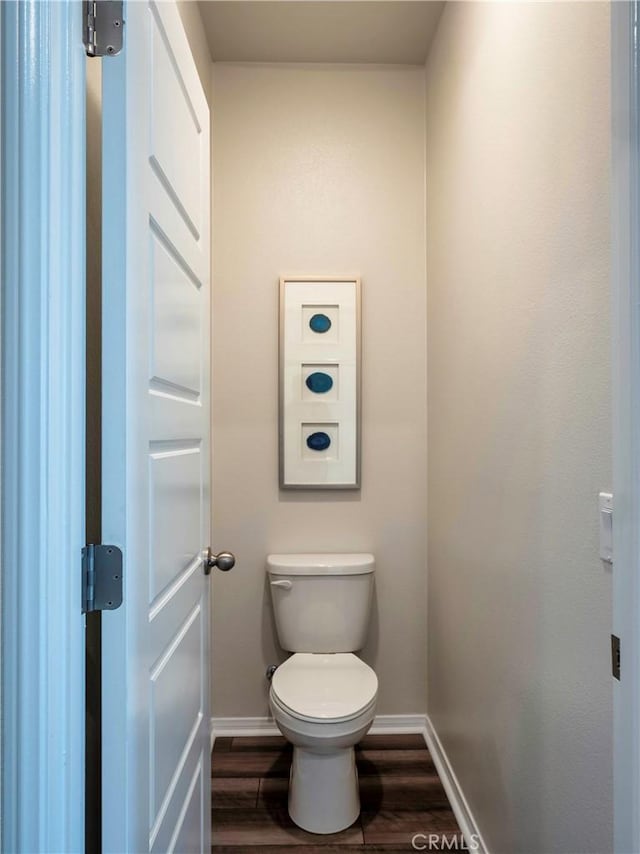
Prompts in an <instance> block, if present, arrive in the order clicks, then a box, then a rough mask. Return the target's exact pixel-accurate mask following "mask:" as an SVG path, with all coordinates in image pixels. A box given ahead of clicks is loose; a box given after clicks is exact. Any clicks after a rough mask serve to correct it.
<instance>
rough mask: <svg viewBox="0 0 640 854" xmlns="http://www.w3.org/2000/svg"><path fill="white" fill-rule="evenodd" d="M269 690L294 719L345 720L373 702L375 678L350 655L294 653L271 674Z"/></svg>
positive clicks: (371, 672) (376, 686)
mask: <svg viewBox="0 0 640 854" xmlns="http://www.w3.org/2000/svg"><path fill="white" fill-rule="evenodd" d="M271 689H272V691H273V693H274V694H275V696H276V698H277V699H278V700H279V702H280V703H282V705H284V706H286V707H287V708H288V709H289V710H290V711H291V712H292V713H293V714H294V715H298V716H300V717H304V718H310V719H312V720H328V719H334V720H335V719H337V718H342V719H345V718H347V719H348V718H351V717H355V716H356V715H357V714H358V713H359V712H361V711H362V710H363V709H364V708H366V707H367V706H368V705H370V704H371V703H372V702H373V701H374V700H375V698H376V694H377V693H378V677H377V676H376V674H375V673H374V671H373V670H372V669H371V668H370V667H369V665H368V664H365V663H364V661H362V660H361V659H360V658H358V657H357V656H355V655H353V654H352V653H350V652H338V653H333V654H329V653H327V654H323V653H306V652H297V653H295V655H292V656H291V658H288V659H287V660H286V661H285V662H284V664H281V665H280V667H278V669H277V670H276V672H275V673H274V674H273V679H272V682H271Z"/></svg>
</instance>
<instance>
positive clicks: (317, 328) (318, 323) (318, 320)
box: [309, 314, 331, 333]
mask: <svg viewBox="0 0 640 854" xmlns="http://www.w3.org/2000/svg"><path fill="white" fill-rule="evenodd" d="M309 326H310V327H311V329H312V330H313V331H314V332H320V333H323V332H328V331H329V330H330V329H331V318H330V317H327V315H326V314H314V315H313V317H312V318H311V320H310V321H309Z"/></svg>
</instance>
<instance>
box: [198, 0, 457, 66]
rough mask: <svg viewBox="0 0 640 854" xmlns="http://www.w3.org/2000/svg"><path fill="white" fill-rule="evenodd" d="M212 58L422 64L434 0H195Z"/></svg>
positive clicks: (434, 18) (434, 21)
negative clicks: (426, 0)
mask: <svg viewBox="0 0 640 854" xmlns="http://www.w3.org/2000/svg"><path fill="white" fill-rule="evenodd" d="M199 5H200V13H201V15H202V20H203V23H204V27H205V31H206V35H207V40H208V42H209V49H210V51H211V56H212V58H213V61H214V62H362V63H365V62H375V63H390V64H401V65H405V64H410V65H422V64H424V62H425V59H426V57H427V53H428V51H429V45H430V44H431V39H432V38H433V35H434V33H435V30H436V27H437V25H438V20H439V18H440V13H441V12H442V8H443V6H444V3H441V2H436V0H428V2H421V0H200V3H199Z"/></svg>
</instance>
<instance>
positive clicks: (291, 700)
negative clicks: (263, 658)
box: [269, 653, 378, 833]
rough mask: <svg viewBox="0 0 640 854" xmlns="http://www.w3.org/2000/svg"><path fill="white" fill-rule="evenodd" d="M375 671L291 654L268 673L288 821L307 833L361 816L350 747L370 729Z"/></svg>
mask: <svg viewBox="0 0 640 854" xmlns="http://www.w3.org/2000/svg"><path fill="white" fill-rule="evenodd" d="M377 695H378V679H377V677H376V674H375V673H374V671H373V670H372V669H371V668H370V667H369V666H368V665H367V664H365V663H364V661H362V660H361V659H359V658H357V656H355V655H353V654H352V653H329V654H323V653H296V654H294V655H292V656H291V658H289V659H287V661H285V662H284V664H282V665H280V667H278V669H277V670H276V671H275V673H274V675H273V679H272V683H271V690H270V693H269V704H270V707H271V712H272V714H273V717H274V720H275V722H276V724H277V725H278V728H279V729H280V731H281V732H282V734H283V735H284V737H285V738H286V739H287V740H288V741H289V742H291V744H292V745H293V760H292V764H291V773H290V778H289V815H290V816H291V818H292V819H293V821H294V822H295V823H296V824H297V825H298V826H299V827H302V828H303V829H305V830H308V831H310V832H311V833H337V832H338V831H340V830H344V829H345V828H346V827H349V826H350V825H351V824H353V822H354V821H355V820H356V819H357V817H358V815H359V813H360V797H359V792H358V772H357V769H356V763H355V752H354V745H355V744H357V743H358V742H359V741H360V739H361V738H362V737H363V736H364V735H365V734H366V733H367V731H368V730H369V728H370V726H371V724H372V723H373V719H374V715H375V707H376V700H377Z"/></svg>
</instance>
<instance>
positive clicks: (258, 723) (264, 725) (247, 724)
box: [211, 717, 280, 738]
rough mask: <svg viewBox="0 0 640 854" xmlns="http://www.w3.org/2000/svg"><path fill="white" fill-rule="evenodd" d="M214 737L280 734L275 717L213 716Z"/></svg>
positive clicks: (212, 728)
mask: <svg viewBox="0 0 640 854" xmlns="http://www.w3.org/2000/svg"><path fill="white" fill-rule="evenodd" d="M211 732H212V734H213V737H214V738H233V737H234V736H239V737H241V736H243V735H244V736H256V735H280V730H279V729H278V727H277V726H276V724H275V721H274V720H273V718H271V717H269V718H211Z"/></svg>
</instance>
